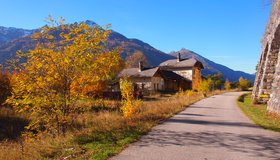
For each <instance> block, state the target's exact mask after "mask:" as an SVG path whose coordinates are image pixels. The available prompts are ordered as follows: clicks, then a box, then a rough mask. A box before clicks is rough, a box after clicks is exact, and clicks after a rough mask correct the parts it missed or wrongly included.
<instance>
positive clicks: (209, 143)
mask: <svg viewBox="0 0 280 160" xmlns="http://www.w3.org/2000/svg"><path fill="white" fill-rule="evenodd" d="M240 94H241V93H238V92H232V93H226V94H223V95H217V96H213V97H210V98H207V99H204V100H202V101H199V102H197V103H195V104H193V105H192V106H190V107H189V108H187V109H186V110H185V111H183V112H181V113H179V114H177V115H176V116H174V117H172V118H170V119H169V120H167V121H166V122H165V123H163V124H161V125H158V126H156V127H154V128H153V129H152V131H151V132H150V133H149V134H147V135H145V136H143V137H142V138H141V139H140V141H138V142H136V143H133V144H131V145H130V146H129V147H128V148H126V149H125V150H124V151H122V152H121V153H120V154H119V155H117V156H115V157H113V158H111V159H112V160H270V159H271V160H280V134H279V133H275V132H271V131H267V130H264V129H262V128H260V127H258V126H256V125H254V124H253V123H252V122H251V121H250V120H249V119H248V118H247V117H245V116H244V115H243V113H241V111H240V110H239V108H237V106H236V99H237V97H238V96H239V95H240Z"/></svg>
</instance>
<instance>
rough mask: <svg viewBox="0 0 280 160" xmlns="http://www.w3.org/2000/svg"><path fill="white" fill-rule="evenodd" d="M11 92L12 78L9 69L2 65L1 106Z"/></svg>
mask: <svg viewBox="0 0 280 160" xmlns="http://www.w3.org/2000/svg"><path fill="white" fill-rule="evenodd" d="M10 94H11V85H10V78H9V74H8V72H7V71H5V70H4V69H3V68H2V67H1V66H0V106H1V105H2V104H3V102H5V101H6V99H7V97H8V96H9V95H10Z"/></svg>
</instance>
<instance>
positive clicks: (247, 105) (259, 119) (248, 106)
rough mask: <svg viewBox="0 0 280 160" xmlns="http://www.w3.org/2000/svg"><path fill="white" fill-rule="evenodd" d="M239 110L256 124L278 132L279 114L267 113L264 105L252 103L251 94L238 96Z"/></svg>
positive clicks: (279, 124) (279, 128) (279, 125)
mask: <svg viewBox="0 0 280 160" xmlns="http://www.w3.org/2000/svg"><path fill="white" fill-rule="evenodd" d="M238 105H239V107H240V108H241V110H242V111H243V112H244V113H245V114H246V115H247V116H248V117H249V118H250V119H251V120H252V121H254V122H255V123H256V124H257V125H259V126H261V127H263V128H265V129H269V130H273V131H276V132H280V116H277V115H274V114H269V113H268V112H267V111H266V105H260V104H252V100H251V94H245V95H242V96H241V97H239V98H238Z"/></svg>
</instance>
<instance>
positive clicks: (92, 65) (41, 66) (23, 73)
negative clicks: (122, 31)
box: [7, 17, 123, 135]
mask: <svg viewBox="0 0 280 160" xmlns="http://www.w3.org/2000/svg"><path fill="white" fill-rule="evenodd" d="M48 19H49V24H48V25H46V26H45V27H43V28H42V29H41V31H40V32H37V33H34V37H33V38H34V40H35V41H36V42H38V43H37V45H36V48H35V49H33V50H30V51H28V52H27V53H23V52H19V53H18V55H19V57H20V58H24V59H25V60H26V62H24V63H22V64H21V65H20V66H19V68H17V69H18V70H17V71H16V72H15V74H14V75H13V76H12V78H11V82H12V96H10V97H9V98H8V100H7V102H8V103H10V104H12V105H13V106H14V108H15V109H16V111H18V112H26V113H28V114H30V117H31V120H32V121H31V123H30V124H29V126H28V127H27V129H29V130H32V131H36V132H39V133H43V131H44V132H49V133H52V134H54V135H55V134H56V135H60V134H64V133H65V131H66V129H67V127H69V126H70V125H71V124H72V123H73V121H74V119H73V115H74V114H75V113H76V112H78V111H83V110H84V108H83V106H79V105H77V102H78V101H79V100H81V99H83V98H86V97H87V96H88V95H89V94H92V93H96V92H100V91H102V90H104V87H106V83H107V82H108V81H110V80H111V79H112V78H114V77H115V76H116V74H117V73H118V72H119V71H120V70H121V69H122V67H123V62H122V59H121V57H120V49H113V50H108V49H107V47H106V41H107V39H108V36H109V34H110V30H108V27H106V28H102V27H99V26H94V27H91V26H88V25H87V24H86V23H80V24H72V25H66V24H65V23H64V19H63V18H60V19H59V20H58V21H56V20H54V19H53V18H52V17H49V18H48ZM36 132H35V133H36Z"/></svg>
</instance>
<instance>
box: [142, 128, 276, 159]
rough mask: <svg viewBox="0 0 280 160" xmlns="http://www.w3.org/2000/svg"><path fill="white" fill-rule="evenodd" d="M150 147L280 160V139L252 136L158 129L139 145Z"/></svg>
mask: <svg viewBox="0 0 280 160" xmlns="http://www.w3.org/2000/svg"><path fill="white" fill-rule="evenodd" d="M155 137H157V138H155ZM150 145H153V146H155V145H156V146H158V147H166V146H170V145H179V146H190V145H191V146H204V147H223V148H226V149H228V150H231V151H235V152H243V153H247V154H249V155H250V156H256V157H263V158H264V159H268V158H269V159H279V158H280V140H279V137H277V138H271V137H266V136H256V135H251V134H234V133H228V132H175V131H168V130H162V129H156V130H154V131H153V132H152V133H151V134H149V135H147V136H145V138H144V139H142V140H140V143H137V146H139V147H148V146H150Z"/></svg>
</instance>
